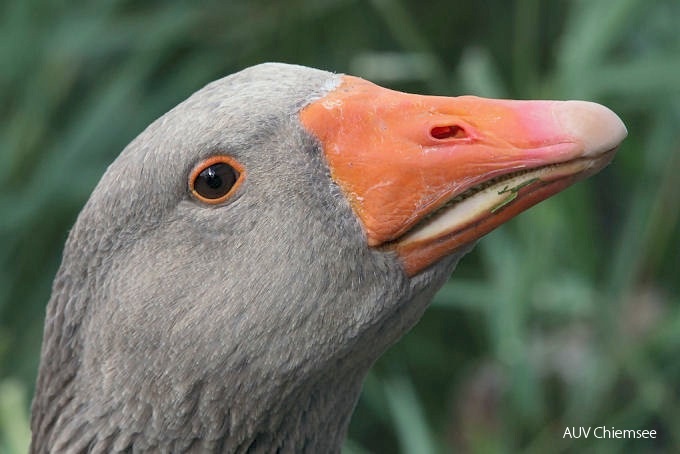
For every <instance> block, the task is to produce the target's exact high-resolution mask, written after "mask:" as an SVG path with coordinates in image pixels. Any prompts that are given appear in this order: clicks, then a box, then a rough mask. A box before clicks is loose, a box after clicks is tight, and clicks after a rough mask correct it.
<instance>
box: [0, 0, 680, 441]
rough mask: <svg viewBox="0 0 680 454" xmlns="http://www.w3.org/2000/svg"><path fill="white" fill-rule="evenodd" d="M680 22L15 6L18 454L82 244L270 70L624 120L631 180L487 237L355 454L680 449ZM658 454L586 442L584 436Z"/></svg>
mask: <svg viewBox="0 0 680 454" xmlns="http://www.w3.org/2000/svg"><path fill="white" fill-rule="evenodd" d="M679 29H680V3H679V2H677V1H676V0H659V1H655V2H649V1H646V0H616V1H613V0H609V1H607V0H591V1H586V0H580V1H577V0H571V1H566V0H564V1H538V0H517V1H502V0H486V1H478V2H462V1H426V2H416V1H405V0H401V1H399V0H373V1H365V2H364V1H356V0H321V1H312V0H294V1H288V2H275V1H251V2H246V1H234V2H201V4H200V5H199V4H197V3H191V2H186V1H166V2H160V1H155V2H154V1H150V2H133V1H122V0H97V1H89V2H84V1H80V2H78V1H74V2H63V1H50V0H29V1H20V0H10V1H8V2H4V3H3V4H2V5H0V66H1V69H0V97H1V98H0V120H1V121H0V453H1V452H6V453H15V452H16V453H19V452H25V450H26V446H27V440H28V436H29V435H28V434H29V429H28V407H29V404H30V398H31V395H32V388H33V382H34V379H35V373H36V368H37V363H38V354H39V348H40V342H41V336H42V323H43V317H44V308H45V304H46V302H47V300H48V298H49V294H50V285H51V281H52V279H53V277H54V274H55V272H56V269H57V267H58V265H59V261H60V255H61V250H62V247H63V243H64V241H65V239H66V236H67V233H68V230H69V228H70V226H71V225H72V223H73V222H74V220H75V218H76V216H77V213H78V211H79V210H80V208H81V207H82V205H83V204H84V202H85V200H86V199H87V197H88V195H89V193H90V191H91V190H92V188H93V187H94V185H95V184H96V182H97V181H98V179H99V177H100V176H101V175H102V173H103V172H104V170H105V169H106V166H107V165H108V164H109V163H111V162H112V161H113V160H114V159H115V157H116V156H117V155H118V153H119V152H120V151H121V150H122V148H123V147H124V146H125V145H126V144H127V143H128V142H129V141H130V140H131V139H132V138H134V137H135V136H136V135H137V134H138V133H139V132H140V131H141V130H142V129H143V128H144V127H146V125H148V124H149V123H150V122H151V121H152V120H154V119H155V118H157V117H158V116H160V115H161V114H163V113H164V112H165V111H167V110H168V109H170V108H171V107H172V106H174V105H175V104H177V103H178V102H180V101H181V100H183V99H184V98H186V97H187V96H188V95H189V94H191V93H192V92H193V91H195V90H197V89H198V88H200V87H201V86H203V85H204V84H206V83H207V82H209V81H211V80H213V79H216V78H219V77H222V76H224V75H227V74H229V73H232V72H235V71H237V70H239V69H242V68H244V67H246V66H250V65H252V64H256V63H260V62H263V61H284V62H290V63H298V64H304V65H308V66H314V67H319V68H322V69H327V70H331V71H337V72H344V73H350V74H354V75H358V76H362V77H365V78H367V79H370V80H372V81H374V82H376V83H379V84H381V85H383V86H387V87H390V88H395V89H399V90H404V91H411V92H419V93H428V94H441V95H450V96H451V95H457V94H476V95H481V96H490V97H505V98H520V99H533V98H547V99H586V100H592V101H597V102H600V103H603V104H606V105H607V106H609V107H610V108H612V109H613V110H614V111H616V112H617V113H618V114H619V115H620V116H621V117H622V118H623V120H624V122H625V123H626V125H627V126H628V129H629V137H628V138H627V139H626V141H625V142H624V144H623V146H622V147H621V149H620V151H619V154H618V156H617V157H616V159H615V160H614V162H613V163H612V165H611V166H610V167H608V168H607V169H605V170H604V171H603V172H602V173H601V174H599V175H597V176H596V177H594V178H591V179H589V180H588V181H585V182H582V183H579V184H578V185H576V186H574V187H573V188H571V189H569V190H567V191H566V192H564V193H562V194H560V195H558V196H556V197H554V198H551V199H550V200H548V201H546V202H543V203H541V204H540V205H538V206H537V207H535V208H533V209H531V210H530V211H528V212H527V213H524V214H522V215H521V216H520V217H518V218H516V219H515V220H513V221H511V222H509V223H508V224H507V225H505V226H503V227H502V228H500V229H499V230H497V231H495V232H493V233H492V234H490V235H488V236H487V237H486V238H484V239H483V240H482V241H481V242H480V244H479V245H478V246H477V248H476V249H475V250H474V251H473V252H472V253H471V254H470V255H468V256H467V257H466V258H465V259H463V261H462V262H461V264H460V265H459V267H458V269H457V271H456V273H454V277H453V279H452V280H451V282H450V283H449V284H447V285H446V287H445V288H444V289H443V290H442V291H441V292H440V293H439V294H438V296H437V297H436V299H435V301H434V303H433V305H432V307H431V308H430V309H429V310H428V312H427V313H426V315H425V317H424V318H423V320H422V321H421V323H420V324H419V325H418V326H417V327H416V328H415V329H414V330H413V331H412V332H411V333H410V334H408V335H407V336H406V337H405V338H404V339H403V340H402V341H401V342H400V343H399V344H397V345H396V346H395V347H394V348H392V349H391V350H390V351H389V352H388V354H387V355H385V357H383V358H382V359H381V360H380V361H379V362H378V364H376V366H375V368H374V369H373V370H372V371H371V373H370V374H369V377H368V379H367V381H366V384H365V386H364V392H363V394H362V397H361V400H360V402H359V405H358V408H357V411H356V413H355V415H354V419H353V420H352V424H351V427H350V433H349V440H348V441H347V444H346V447H345V451H346V452H347V453H365V452H374V453H393V452H403V453H419V454H420V453H423V454H427V453H439V452H452V451H462V452H480V453H485V452H527V453H534V452H536V453H545V452H584V451H585V452H598V453H602V452H605V453H606V452H623V451H626V452H678V451H680V410H678V408H680V361H678V359H677V358H678V353H679V352H680V296H679V295H680V279H679V278H680V259H679V255H680V254H679V251H680V229H679V228H678V214H679V212H680V183H679V181H680V179H679V177H678V175H680V33H678V30H679ZM579 426H584V427H588V426H592V427H595V426H607V427H616V428H619V429H654V430H656V431H657V433H658V437H657V438H656V439H655V440H629V439H628V440H623V439H618V440H616V439H604V440H597V439H594V438H593V437H592V436H591V437H590V438H588V439H587V440H584V439H579V440H576V439H569V438H563V434H564V431H565V429H566V428H567V427H575V428H578V427H579Z"/></svg>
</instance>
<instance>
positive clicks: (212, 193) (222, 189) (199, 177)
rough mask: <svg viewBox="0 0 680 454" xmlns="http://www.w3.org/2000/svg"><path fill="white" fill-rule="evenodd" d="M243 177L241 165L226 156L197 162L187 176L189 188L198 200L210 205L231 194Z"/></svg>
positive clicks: (223, 199)
mask: <svg viewBox="0 0 680 454" xmlns="http://www.w3.org/2000/svg"><path fill="white" fill-rule="evenodd" d="M242 179H243V168H242V166H241V165H240V164H239V163H237V162H236V161H234V160H233V159H231V158H229V157H227V156H215V157H212V158H209V159H206V160H205V161H203V162H201V163H199V164H198V165H197V166H196V167H195V168H194V170H193V171H192V172H191V175H190V176H189V189H190V190H191V193H192V194H193V195H194V197H196V198H197V199H198V200H200V201H201V202H204V203H209V204H212V205H215V204H218V203H222V202H224V201H225V200H227V199H228V198H229V197H230V196H231V194H233V192H234V190H235V189H236V187H237V186H238V185H239V184H240V182H241V180H242Z"/></svg>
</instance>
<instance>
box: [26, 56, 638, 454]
mask: <svg viewBox="0 0 680 454" xmlns="http://www.w3.org/2000/svg"><path fill="white" fill-rule="evenodd" d="M626 134H627V132H626V128H625V126H624V125H623V123H622V122H621V120H620V119H619V117H618V116H617V115H616V114H614V113H613V112H612V111H610V110H609V109H607V108H606V107H603V106H601V105H599V104H595V103H591V102H585V101H561V102H558V101H511V100H494V99H483V98H478V97H473V96H459V97H443V96H425V95H415V94H406V93H401V92H397V91H392V90H388V89H386V88H382V87H379V86H377V85H374V84H373V83H371V82H368V81H366V80H363V79H361V78H358V77H353V76H349V75H342V74H336V73H331V72H326V71H322V70H318V69H312V68H307V67H302V66H295V65H288V64H280V63H266V64H260V65H257V66H253V67H250V68H247V69H244V70H242V71H240V72H238V73H235V74H232V75H230V76H227V77H225V78H223V79H220V80H217V81H214V82H212V83H209V84H208V85H206V86H205V87H204V88H202V89H200V90H199V91H197V92H196V93H194V94H193V95H192V96H190V97H189V98H188V99H187V100H185V101H184V102H182V103H180V104H179V105H178V106H176V107H175V108H173V109H172V110H170V111H169V112H167V113H166V114H165V115H163V116H162V117H160V118H159V119H158V120H156V121H155V122H153V123H152V124H151V125H150V126H148V128H146V130H144V131H143V132H142V133H141V134H140V135H139V136H138V137H137V138H135V139H134V140H133V141H132V142H131V143H130V144H129V145H128V146H127V147H126V148H125V149H124V150H123V151H122V153H121V154H120V156H119V157H118V158H117V159H116V160H115V161H113V163H112V164H111V165H110V166H109V167H108V169H107V170H106V172H105V173H104V175H103V177H102V178H101V180H100V182H99V183H98V185H97V186H96V188H95V189H94V191H93V193H92V195H91V197H90V198H89V200H88V201H87V203H86V204H85V206H84V208H83V209H82V211H81V213H80V215H79V216H78V219H77V221H76V222H75V225H74V226H73V228H72V230H71V232H70V234H69V236H68V239H67V242H66V245H65V248H64V251H63V257H62V263H61V266H60V268H59V270H58V272H57V275H56V278H55V280H54V284H53V288H52V295H51V298H50V300H49V303H48V305H47V310H46V319H45V329H44V337H43V344H42V351H41V359H40V367H39V372H38V378H37V384H36V391H35V396H34V399H33V403H32V417H31V429H32V442H31V452H33V453H43V452H59V453H61V452H65V453H78V452H93V453H99V452H106V453H108V452H135V453H136V452H164V453H184V452H229V453H260V452H262V453H265V452H266V453H268V452H276V453H288V452H310V453H332V452H339V451H340V449H341V446H342V443H343V440H344V437H345V435H346V432H347V427H348V423H349V420H350V417H351V414H352V411H353V409H354V407H355V404H356V402H357V399H358V396H359V394H360V390H361V387H362V381H363V379H364V377H365V375H366V373H367V371H368V370H369V368H370V367H371V365H372V364H373V363H374V362H375V361H376V359H377V358H378V357H379V356H380V355H381V354H382V353H383V352H385V351H386V349H388V348H389V347H390V346H391V345H392V344H394V343H395V342H396V341H397V340H398V339H399V338H400V337H401V336H402V335H404V333H406V332H407V331H408V330H409V329H410V328H411V327H413V326H414V324H416V323H417V321H418V319H419V318H420V317H421V315H422V314H423V312H424V311H425V310H426V308H427V306H428V304H429V302H430V300H431V298H432V297H433V295H434V293H435V292H436V291H437V289H438V288H439V287H440V286H442V285H443V283H444V282H445V281H446V280H447V279H448V278H449V276H450V274H451V273H452V271H453V270H454V268H455V266H456V264H457V263H458V261H459V259H460V258H461V257H462V256H463V255H464V254H466V253H467V252H468V251H469V250H470V249H471V248H472V247H473V245H474V244H475V242H476V241H477V240H478V239H479V238H480V237H482V236H483V235H485V234H486V233H488V232H489V231H491V230H492V229H494V228H496V227H497V226H499V225H501V224H502V223H504V222H506V221H507V220H508V219H510V218H512V217H514V216H515V215H517V214H518V213H520V212H521V211H523V210H525V209H527V208H529V207H530V206H532V205H534V204H536V203H538V202H540V201H542V200H544V199H546V198H548V197H550V196H551V195H553V194H555V193H557V192H559V191H561V190H563V189H565V188H566V187H568V186H570V185H571V184H573V183H574V182H576V181H578V180H580V179H583V178H585V177H587V176H589V175H592V174H594V173H596V172H598V171H599V170H600V169H602V168H603V167H604V166H606V165H607V164H608V163H609V162H610V161H611V159H612V157H613V156H614V154H615V151H616V149H617V147H618V145H619V144H620V142H621V141H622V140H623V139H624V137H625V136H626Z"/></svg>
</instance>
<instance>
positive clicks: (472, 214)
mask: <svg viewBox="0 0 680 454" xmlns="http://www.w3.org/2000/svg"><path fill="white" fill-rule="evenodd" d="M300 116H301V121H302V124H303V125H304V127H305V128H306V129H307V130H308V131H309V132H310V133H312V134H313V135H314V136H315V137H316V138H317V139H318V140H319V142H320V143H321V145H322V147H323V151H324V153H325V156H326V160H327V162H328V165H329V167H330V171H331V175H332V177H333V179H334V180H335V182H336V183H337V184H338V185H339V186H340V187H341V189H342V190H343V191H344V193H345V195H346V196H347V198H348V200H349V201H350V204H351V206H352V208H353V210H354V212H355V213H356V215H357V217H358V218H359V220H360V221H361V224H362V225H363V227H364V230H365V232H366V237H367V242H368V244H369V245H370V246H372V247H383V248H387V249H392V250H394V251H396V253H397V254H398V256H399V257H400V259H401V261H402V263H403V265H404V268H405V270H406V272H407V274H408V275H410V276H413V275H415V274H417V273H418V272H420V271H421V270H423V269H425V268H426V267H428V266H429V265H431V264H433V263H434V262H436V261H437V260H439V259H441V258H442V257H445V256H446V255H449V254H451V253H453V252H455V251H456V250H457V249H458V248H460V247H462V246H464V245H467V244H469V243H471V242H474V241H476V240H477V239H479V238H480V237H481V236H483V235H485V234H486V233H488V232H489V231H491V230H493V229H494V228H496V227H497V226H499V225H500V224H502V223H504V222H505V221H507V220H508V219H510V218H512V217H514V216H515V215H517V214H518V213H520V212H521V211H523V210H525V209H527V208H529V207H530V206H532V205H534V204H536V203H538V202H540V201H541V200H544V199H546V198H548V197H550V196H551V195H553V194H555V193H557V192H559V191H561V190H563V189H564V188H566V187H567V186H569V185H571V184H572V183H574V182H575V181H577V180H579V179H582V178H585V177H586V176H588V175H592V174H593V173H595V172H597V171H599V170H600V169H601V168H602V167H604V166H605V165H607V164H608V163H609V161H610V160H611V159H612V157H613V155H614V151H615V149H616V147H617V146H618V145H619V143H620V142H621V141H622V140H623V139H624V137H625V136H626V134H627V132H626V128H625V126H624V125H623V123H622V122H621V120H620V119H619V118H618V117H617V116H616V115H615V114H614V113H613V112H611V111H610V110H609V109H607V108H605V107H603V106H600V105H599V104H594V103H589V102H583V101H563V102H559V101H508V100H493V99H483V98H476V97H472V96H461V97H455V98H448V97H439V96H422V95H413V94H406V93H400V92H396V91H392V90H388V89H385V88H382V87H379V86H377V85H375V84H372V83H370V82H368V81H365V80H363V79H359V78H356V77H352V76H343V78H342V82H341V84H340V85H339V86H338V87H337V88H336V89H335V90H333V91H332V92H330V93H329V94H327V95H326V96H324V97H323V98H321V99H319V100H316V101H314V102H313V103H311V104H309V105H308V106H307V107H305V108H304V109H303V110H302V112H301V114H300Z"/></svg>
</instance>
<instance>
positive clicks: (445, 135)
mask: <svg viewBox="0 0 680 454" xmlns="http://www.w3.org/2000/svg"><path fill="white" fill-rule="evenodd" d="M430 135H431V136H432V137H433V138H435V139H437V140H444V139H464V138H465V137H467V133H466V132H465V130H464V129H463V128H461V127H460V126H456V125H446V126H435V127H434V128H432V129H430Z"/></svg>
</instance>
